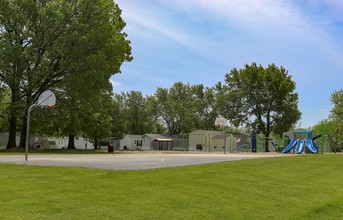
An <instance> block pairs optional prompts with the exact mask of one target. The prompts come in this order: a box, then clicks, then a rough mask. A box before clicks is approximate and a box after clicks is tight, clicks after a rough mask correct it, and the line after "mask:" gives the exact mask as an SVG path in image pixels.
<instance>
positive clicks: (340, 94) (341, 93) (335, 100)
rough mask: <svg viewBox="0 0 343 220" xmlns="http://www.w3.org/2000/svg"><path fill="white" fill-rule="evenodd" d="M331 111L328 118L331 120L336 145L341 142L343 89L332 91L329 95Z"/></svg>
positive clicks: (342, 134)
mask: <svg viewBox="0 0 343 220" xmlns="http://www.w3.org/2000/svg"><path fill="white" fill-rule="evenodd" d="M330 100H331V103H332V104H333V108H332V109H331V114H330V118H331V119H332V120H333V123H334V125H333V135H334V138H335V141H336V143H337V142H339V141H343V89H341V90H337V91H334V92H333V93H332V94H331V98H330Z"/></svg>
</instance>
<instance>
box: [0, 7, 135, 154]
mask: <svg viewBox="0 0 343 220" xmlns="http://www.w3.org/2000/svg"><path fill="white" fill-rule="evenodd" d="M124 26H125V22H124V21H123V20H122V18H121V10H120V9H119V7H118V5H116V4H114V2H113V1H111V0H94V1H87V0H55V1H48V0H38V1H32V0H20V1H17V0H1V4H0V82H1V84H4V85H5V86H7V87H8V88H9V89H10V96H11V99H10V100H11V103H10V106H9V112H10V113H9V115H10V116H9V118H10V138H9V143H8V147H14V146H15V133H16V132H17V128H18V119H19V118H20V117H21V118H22V123H23V124H22V126H21V127H22V129H21V133H22V135H21V138H22V139H24V138H25V128H26V126H25V122H26V120H25V119H26V112H27V109H28V108H29V106H30V105H31V104H32V103H34V102H35V101H36V100H37V99H38V97H39V95H40V94H41V93H42V92H44V91H45V90H47V89H57V90H64V91H65V92H67V91H68V89H67V88H68V86H67V85H66V84H67V82H72V83H73V86H74V85H76V84H81V86H79V88H80V89H82V90H81V91H86V90H85V89H86V88H85V87H86V85H90V84H91V85H95V86H91V87H90V88H99V86H100V87H101V86H103V85H104V84H105V83H108V80H109V78H110V76H111V75H113V74H115V73H118V72H119V71H120V66H121V64H122V62H124V61H130V60H131V59H132V57H131V55H130V54H131V47H130V42H129V41H128V40H127V39H126V37H127V35H126V33H124V32H123V31H122V30H123V28H124ZM97 85H98V86H97ZM69 88H70V87H69ZM92 90H93V91H97V90H96V89H92ZM69 95H72V94H69ZM72 96H73V95H72Z"/></svg>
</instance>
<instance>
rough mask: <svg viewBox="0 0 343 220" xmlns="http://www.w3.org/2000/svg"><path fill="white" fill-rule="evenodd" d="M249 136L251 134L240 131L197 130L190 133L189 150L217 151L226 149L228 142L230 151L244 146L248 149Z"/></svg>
mask: <svg viewBox="0 0 343 220" xmlns="http://www.w3.org/2000/svg"><path fill="white" fill-rule="evenodd" d="M248 138H249V135H247V134H243V133H238V132H230V133H226V134H225V132H223V131H210V130H195V131H193V132H191V133H189V142H188V143H189V145H188V147H189V151H204V152H216V151H224V148H225V144H226V149H227V151H228V152H229V151H230V150H232V151H236V149H237V148H240V147H242V148H243V147H244V151H246V147H247V146H246V143H247V140H248ZM225 140H226V141H225ZM238 150H239V149H238Z"/></svg>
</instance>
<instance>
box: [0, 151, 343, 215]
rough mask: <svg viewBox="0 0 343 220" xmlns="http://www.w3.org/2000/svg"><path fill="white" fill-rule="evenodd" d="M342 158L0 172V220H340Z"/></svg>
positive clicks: (3, 169)
mask: <svg viewBox="0 0 343 220" xmlns="http://www.w3.org/2000/svg"><path fill="white" fill-rule="evenodd" d="M342 168H343V155H342V154H337V155H333V154H330V155H304V156H295V157H277V158H264V159H252V160H242V161H232V162H223V163H217V164H207V165H196V166H187V167H177V168H163V169H155V170H139V171H108V170H96V169H84V168H72V167H67V168H66V167H39V166H25V165H0V219H343V169H342Z"/></svg>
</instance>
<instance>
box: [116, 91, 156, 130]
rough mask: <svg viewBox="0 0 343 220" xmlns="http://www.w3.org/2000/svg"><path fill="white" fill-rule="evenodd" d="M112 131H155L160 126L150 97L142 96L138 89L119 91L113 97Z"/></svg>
mask: <svg viewBox="0 0 343 220" xmlns="http://www.w3.org/2000/svg"><path fill="white" fill-rule="evenodd" d="M114 103H115V104H114V108H115V110H114V114H113V123H114V128H113V133H114V135H115V136H123V135H125V134H145V133H155V132H157V131H158V128H159V127H160V126H159V124H158V120H157V118H156V117H155V115H154V108H153V107H152V106H153V103H154V100H153V98H152V97H149V96H148V97H144V96H143V94H142V93H141V92H139V91H130V92H126V93H125V92H121V93H119V94H115V97H114Z"/></svg>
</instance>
